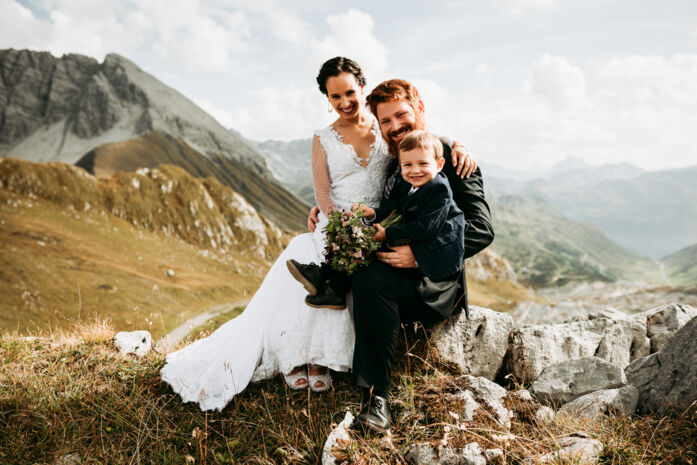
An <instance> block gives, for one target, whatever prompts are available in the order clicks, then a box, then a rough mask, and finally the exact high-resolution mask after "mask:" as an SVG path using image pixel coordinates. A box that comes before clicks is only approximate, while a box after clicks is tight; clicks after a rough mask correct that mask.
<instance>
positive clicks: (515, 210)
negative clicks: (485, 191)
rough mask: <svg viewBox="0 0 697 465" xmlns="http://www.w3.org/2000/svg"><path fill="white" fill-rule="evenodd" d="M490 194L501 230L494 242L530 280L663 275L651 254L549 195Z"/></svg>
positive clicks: (556, 282) (496, 226) (548, 282)
mask: <svg viewBox="0 0 697 465" xmlns="http://www.w3.org/2000/svg"><path fill="white" fill-rule="evenodd" d="M488 200H489V204H490V205H491V207H492V215H493V221H494V230H495V231H496V239H495V240H494V245H493V248H494V250H496V251H497V252H498V253H500V254H501V255H502V256H504V257H505V258H506V259H507V260H508V261H510V262H511V264H512V265H513V268H514V269H515V270H516V273H517V274H518V277H519V278H520V279H521V280H522V281H524V282H526V283H528V284H531V285H534V286H549V285H561V284H564V283H566V282H569V281H587V280H589V281H614V280H616V279H645V280H648V281H652V282H659V281H660V277H659V274H658V273H659V271H658V267H657V266H656V265H655V264H654V263H653V262H652V261H651V260H648V259H646V258H642V257H640V256H638V255H637V254H635V253H633V252H631V251H629V250H627V249H623V248H622V247H620V246H619V245H617V244H616V243H615V242H613V241H612V240H611V239H609V238H608V237H607V236H606V235H605V234H604V233H603V232H602V231H601V230H600V229H599V228H597V227H595V226H592V225H590V224H586V223H580V222H575V221H570V220H569V219H567V218H566V217H565V216H564V215H562V214H561V213H560V212H559V211H558V210H556V209H555V208H554V207H552V206H551V205H550V204H548V203H547V202H545V201H543V200H540V199H537V198H535V197H529V196H521V195H502V196H497V195H495V194H491V193H489V195H488Z"/></svg>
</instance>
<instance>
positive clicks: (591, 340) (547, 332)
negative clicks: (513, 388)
mask: <svg viewBox="0 0 697 465" xmlns="http://www.w3.org/2000/svg"><path fill="white" fill-rule="evenodd" d="M509 350H510V356H509V359H508V369H509V370H510V372H511V373H513V374H514V375H515V376H516V378H517V379H518V381H520V382H523V383H531V382H533V381H534V380H535V379H536V378H537V377H538V376H539V375H540V373H542V371H543V370H544V369H545V368H547V367H548V366H550V365H553V364H555V363H559V362H563V361H566V360H574V359H578V358H582V357H599V358H601V359H604V360H606V361H608V362H610V363H613V364H615V365H617V366H619V367H621V368H625V367H626V366H627V365H629V363H630V362H632V361H633V360H635V359H637V358H641V357H644V356H646V355H648V354H649V352H650V343H649V339H648V338H647V337H646V324H645V322H644V321H642V320H641V319H632V318H627V319H622V320H610V319H607V318H596V319H593V320H585V321H575V322H570V323H562V324H558V325H538V326H530V327H526V328H518V329H514V330H513V331H511V337H510V343H509Z"/></svg>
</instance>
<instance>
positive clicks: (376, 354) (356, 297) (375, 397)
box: [351, 79, 494, 431]
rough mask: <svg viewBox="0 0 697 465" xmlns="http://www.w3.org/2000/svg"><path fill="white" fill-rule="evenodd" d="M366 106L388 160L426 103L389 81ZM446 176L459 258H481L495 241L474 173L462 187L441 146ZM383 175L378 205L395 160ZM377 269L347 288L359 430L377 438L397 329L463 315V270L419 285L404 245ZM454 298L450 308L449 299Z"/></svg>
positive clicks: (384, 421) (395, 172)
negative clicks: (359, 395)
mask: <svg viewBox="0 0 697 465" xmlns="http://www.w3.org/2000/svg"><path fill="white" fill-rule="evenodd" d="M367 105H368V107H369V108H370V110H371V112H372V113H373V114H374V115H375V116H376V118H377V120H378V123H379V124H380V130H381V132H382V136H383V137H384V139H385V140H386V141H387V144H388V146H389V149H390V152H391V153H392V154H395V155H396V153H397V146H398V144H399V142H400V141H401V140H402V139H403V138H404V137H405V136H406V135H407V134H409V133H410V132H411V131H413V130H416V129H425V123H424V103H423V101H422V100H421V97H420V95H419V92H418V91H417V90H416V88H415V87H414V86H412V85H411V84H410V83H409V82H407V81H404V80H401V79H392V80H389V81H385V82H382V83H381V84H379V85H378V86H377V87H376V88H375V89H373V91H372V92H371V94H370V95H368V97H367ZM443 154H444V157H445V159H446V160H445V164H444V168H443V173H444V174H445V175H446V177H447V179H448V182H449V183H450V187H451V190H452V193H453V200H455V203H456V204H457V206H458V207H459V208H460V210H462V211H463V212H464V214H465V220H466V221H467V224H468V226H467V230H466V233H465V258H468V257H471V256H472V255H474V254H476V253H478V252H480V251H481V250H483V249H484V248H486V247H487V246H488V245H489V244H491V242H492V241H493V240H494V230H493V228H492V225H491V214H490V211H489V205H488V204H487V202H486V200H485V198H484V187H483V184H482V175H481V171H480V170H479V168H477V169H476V171H474V173H472V175H470V176H469V177H468V178H464V179H461V178H460V177H459V176H458V175H457V173H456V168H455V167H453V165H452V163H451V160H450V156H451V150H450V147H448V146H447V145H445V144H443ZM388 173H392V174H390V175H389V176H388V178H387V181H386V183H385V188H384V193H383V198H384V197H385V196H386V195H387V193H389V191H390V189H391V188H392V186H393V185H394V183H395V179H396V178H397V177H399V176H400V173H399V164H398V162H397V158H396V157H395V159H394V161H393V166H392V167H391V170H390V171H388ZM378 259H379V261H373V262H371V263H370V264H369V265H368V266H367V267H365V268H362V269H360V270H359V271H357V272H356V274H354V276H353V278H352V280H351V290H352V292H353V320H354V326H355V329H356V345H355V349H354V355H353V370H352V374H351V378H352V381H353V383H354V384H355V385H356V386H358V387H359V388H361V389H363V409H362V410H361V412H360V413H359V414H358V416H357V417H356V422H357V424H358V426H361V427H368V428H371V429H374V430H378V431H386V430H389V428H390V426H391V415H390V407H389V403H388V400H387V399H388V391H389V387H390V373H391V370H392V362H393V357H394V351H395V347H396V345H397V340H398V337H399V332H400V327H401V326H400V323H402V322H416V321H418V322H421V323H423V324H424V325H428V324H432V323H435V322H438V321H441V320H444V319H447V318H449V317H450V315H451V314H452V312H453V311H454V310H455V309H457V308H463V309H465V310H467V288H466V285H465V277H464V267H463V272H462V275H461V276H456V277H454V278H451V280H449V281H439V282H429V281H427V280H426V281H424V280H423V279H422V278H423V275H422V274H421V272H420V271H419V268H418V264H417V263H416V261H415V259H414V255H413V253H412V251H411V248H410V246H409V245H401V246H397V247H393V248H391V251H390V252H382V253H378ZM453 292H456V293H458V294H459V297H458V299H457V302H458V303H457V304H456V305H455V307H454V308H452V307H451V305H450V302H452V301H453V299H452V293H453Z"/></svg>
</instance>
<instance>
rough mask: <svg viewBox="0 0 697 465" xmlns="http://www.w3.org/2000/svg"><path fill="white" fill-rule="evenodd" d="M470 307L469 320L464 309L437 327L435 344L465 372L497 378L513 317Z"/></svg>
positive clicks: (449, 360) (437, 351) (434, 348)
mask: <svg viewBox="0 0 697 465" xmlns="http://www.w3.org/2000/svg"><path fill="white" fill-rule="evenodd" d="M469 308H470V318H469V319H467V317H466V316H465V313H464V312H461V313H459V314H458V315H456V316H454V317H453V318H451V319H450V320H448V321H447V322H445V323H443V324H441V325H440V326H437V327H436V328H435V330H434V331H433V335H432V336H431V340H430V342H431V347H432V348H433V350H434V351H435V352H436V354H437V355H438V356H439V357H440V358H441V359H443V360H445V361H448V362H452V363H454V364H455V365H457V366H458V367H459V368H460V369H461V370H462V372H463V373H465V374H468V375H472V376H483V377H485V378H487V379H490V380H493V379H494V377H495V376H496V373H497V372H498V371H499V368H501V365H502V364H503V358H504V356H505V355H506V350H507V349H508V334H509V332H510V331H511V328H512V327H513V318H512V317H511V316H510V315H508V314H507V313H499V312H495V311H493V310H489V309H488V308H482V307H475V306H473V305H471V306H470V307H469Z"/></svg>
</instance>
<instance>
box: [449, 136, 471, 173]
mask: <svg viewBox="0 0 697 465" xmlns="http://www.w3.org/2000/svg"><path fill="white" fill-rule="evenodd" d="M451 153H452V160H453V166H454V167H455V172H456V173H457V174H459V175H460V177H461V178H465V177H467V178H469V177H470V175H471V174H472V173H474V170H476V169H477V162H476V161H475V160H474V158H472V155H471V154H470V151H469V148H468V147H467V146H466V145H462V144H461V143H459V142H457V141H455V142H453V148H452V152H451Z"/></svg>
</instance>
